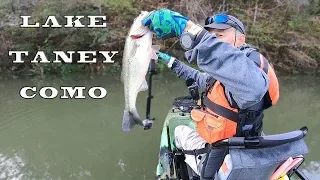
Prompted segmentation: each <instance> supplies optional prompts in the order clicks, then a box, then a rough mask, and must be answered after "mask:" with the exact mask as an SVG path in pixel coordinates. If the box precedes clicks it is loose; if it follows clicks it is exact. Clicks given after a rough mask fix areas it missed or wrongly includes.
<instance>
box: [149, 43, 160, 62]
mask: <svg viewBox="0 0 320 180" xmlns="http://www.w3.org/2000/svg"><path fill="white" fill-rule="evenodd" d="M151 49H152V54H151V59H158V55H157V53H156V52H158V51H159V50H160V46H159V45H152V46H151Z"/></svg>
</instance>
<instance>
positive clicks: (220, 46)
mask: <svg viewBox="0 0 320 180" xmlns="http://www.w3.org/2000/svg"><path fill="white" fill-rule="evenodd" d="M185 56H186V58H187V60H188V61H189V62H191V61H193V60H196V61H197V64H198V66H199V68H200V69H201V70H203V71H204V72H206V73H208V74H209V75H210V76H211V77H213V78H214V79H216V80H218V81H220V82H221V83H222V84H223V85H224V86H225V90H226V92H230V93H231V94H232V98H233V99H234V101H235V102H236V103H237V105H238V107H239V108H248V107H249V106H252V105H254V104H256V103H257V102H259V101H260V100H261V99H262V98H263V96H264V94H265V93H266V91H267V90H268V86H269V79H268V77H267V75H266V74H265V73H264V72H263V70H261V69H260V68H258V67H257V66H256V65H255V63H254V62H253V61H252V60H250V59H249V58H248V57H247V56H246V54H245V53H244V52H242V51H241V50H240V49H238V48H236V47H234V46H232V45H230V44H229V43H226V42H223V41H221V40H219V39H217V37H216V35H215V34H214V33H212V34H211V33H209V32H208V31H206V30H203V31H202V32H201V33H200V35H199V36H198V37H197V38H196V40H195V44H194V46H193V49H191V50H189V51H187V52H186V53H185ZM226 94H227V98H228V100H229V101H230V99H231V98H230V95H229V93H226Z"/></svg>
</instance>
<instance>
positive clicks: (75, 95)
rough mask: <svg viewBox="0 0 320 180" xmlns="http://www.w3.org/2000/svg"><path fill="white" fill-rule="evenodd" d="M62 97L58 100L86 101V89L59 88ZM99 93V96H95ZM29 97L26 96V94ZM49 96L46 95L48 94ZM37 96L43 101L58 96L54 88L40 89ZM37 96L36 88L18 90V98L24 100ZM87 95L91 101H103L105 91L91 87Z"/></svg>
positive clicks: (101, 88)
mask: <svg viewBox="0 0 320 180" xmlns="http://www.w3.org/2000/svg"><path fill="white" fill-rule="evenodd" d="M60 89H61V90H62V95H61V96H60V99H86V96H85V95H84V91H85V89H86V87H63V86H62V87H60ZM96 92H99V95H96ZM27 93H28V94H29V95H28V94H27ZM47 93H48V94H50V95H48V94H47ZM38 94H39V95H40V97H42V98H44V99H54V98H56V97H57V96H58V94H59V91H58V90H57V89H56V88H54V87H42V88H40V90H39V92H38ZM36 95H37V87H35V86H33V87H28V86H27V87H23V88H21V89H20V96H21V97H22V98H24V99H33V98H34V97H36ZM88 95H89V97H91V98H92V99H103V98H104V97H105V96H106V95H107V90H106V89H104V88H103V87H91V88H90V89H88Z"/></svg>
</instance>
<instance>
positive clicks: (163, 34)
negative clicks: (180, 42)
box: [142, 9, 189, 39]
mask: <svg viewBox="0 0 320 180" xmlns="http://www.w3.org/2000/svg"><path fill="white" fill-rule="evenodd" d="M188 20H189V18H186V17H184V16H182V15H181V14H180V13H177V12H174V11H171V10H169V9H160V10H157V11H152V12H150V13H149V15H148V16H147V17H146V18H144V19H143V20H142V25H144V26H148V27H149V29H150V30H151V31H153V32H154V33H155V34H156V35H157V37H158V38H159V39H168V38H171V37H180V36H181V34H182V32H183V30H184V29H185V27H186V25H187V22H188Z"/></svg>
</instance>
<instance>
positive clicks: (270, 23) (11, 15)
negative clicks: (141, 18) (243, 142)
mask: <svg viewBox="0 0 320 180" xmlns="http://www.w3.org/2000/svg"><path fill="white" fill-rule="evenodd" d="M192 2H193V1H192ZM192 2H191V1H190V2H188V1H187V2H185V3H181V1H169V0H164V1H161V3H159V2H158V1H151V0H141V1H132V0H68V1H66V0H41V1H35V0H23V1H12V0H2V1H1V2H0V19H1V22H2V24H4V25H3V27H2V30H1V31H0V42H1V44H2V45H0V51H1V53H0V67H1V68H0V69H5V68H7V69H9V70H10V69H12V68H11V66H13V64H12V63H11V66H10V63H8V62H9V61H8V60H7V59H8V58H7V50H8V49H10V50H22V51H28V52H29V56H30V57H34V55H35V54H36V52H37V51H44V52H45V54H46V55H47V58H48V60H53V59H54V58H55V57H54V56H53V54H52V51H70V50H74V51H77V50H88V51H99V50H119V52H120V53H119V54H121V53H122V50H123V46H124V40H125V36H126V35H127V32H128V30H129V28H130V26H131V24H132V21H133V19H134V18H135V17H136V16H137V15H138V14H139V12H140V11H141V10H148V11H150V10H154V9H160V8H169V9H173V10H176V11H180V13H182V14H184V15H187V16H188V17H189V18H191V19H197V20H198V21H199V20H203V18H204V16H203V15H204V14H206V15H208V14H212V13H213V12H222V11H224V13H229V14H232V15H235V16H237V17H239V18H240V19H241V20H242V21H243V22H244V24H245V25H246V27H247V36H246V39H247V42H248V43H249V44H251V45H253V46H255V47H257V48H259V49H260V50H262V51H263V52H265V53H270V54H271V57H270V59H274V60H276V61H279V62H281V61H282V59H285V57H286V53H283V52H286V50H288V49H290V48H295V50H297V51H303V52H304V53H305V54H308V55H309V56H310V57H311V58H313V59H316V60H318V61H319V59H320V58H319V57H320V53H319V52H320V50H319V49H318V45H317V44H318V43H317V42H319V41H320V38H319V37H320V17H319V15H320V0H308V2H309V3H308V4H307V3H299V2H298V1H297V2H296V1H294V2H293V1H283V0H281V1H276V0H272V1H256V0H254V1H245V0H239V1H223V0H216V1H214V2H212V1H209V0H201V1H199V3H197V4H199V6H198V5H197V6H194V5H193V4H192ZM223 3H225V4H224V7H222V6H223ZM301 4H303V5H301ZM199 9H200V10H201V11H200V10H199ZM20 14H28V15H31V16H32V18H31V20H30V23H34V22H40V23H41V24H44V23H45V21H46V18H47V17H48V16H49V15H54V16H55V17H56V18H57V20H58V21H59V22H60V23H61V24H64V21H65V19H64V16H66V15H83V16H88V15H103V16H106V17H107V27H106V28H19V27H18V26H14V25H12V24H19V23H20V22H17V21H15V18H16V19H17V20H20V19H19V15H20ZM81 22H82V23H83V24H87V23H88V22H87V21H86V20H81ZM292 32H293V34H294V35H295V36H291V35H287V34H288V33H291V34H292ZM7 41H10V43H9V44H10V45H8V43H6V42H7ZM174 43H175V44H174ZM290 43H291V44H292V43H295V44H296V45H295V46H293V47H290V46H288V45H287V44H290ZM154 44H159V45H161V50H162V51H163V52H166V53H169V54H171V55H173V56H175V57H177V58H178V59H181V60H183V50H182V49H181V47H180V46H179V43H177V42H176V39H169V40H164V41H162V40H156V39H155V40H154ZM283 49H284V50H283ZM4 55H5V56H4ZM117 58H119V59H121V57H117ZM2 59H4V60H5V61H4V60H2ZM76 59H77V57H75V59H74V63H72V64H63V63H59V64H56V63H50V64H37V65H34V64H30V63H25V64H21V65H19V67H18V68H19V69H25V70H26V71H28V72H27V73H29V72H32V73H33V74H55V75H70V74H74V73H84V72H88V71H90V72H93V71H100V72H103V73H116V72H120V71H121V64H119V63H114V64H108V65H101V63H97V64H92V65H89V64H84V65H79V64H76V63H75V60H76ZM28 60H29V61H30V60H32V59H30V58H29V59H28ZM98 61H99V59H98ZM100 61H101V59H100ZM283 61H284V60H283ZM4 62H5V63H4ZM11 62H12V61H11ZM292 64H294V63H292ZM89 66H90V67H89ZM191 66H192V67H194V68H196V69H198V67H197V66H196V65H191ZM26 67H27V68H26ZM93 69H94V70H93ZM157 70H158V71H159V72H164V71H169V68H167V67H165V66H164V65H161V64H158V66H157ZM2 72H4V71H2Z"/></svg>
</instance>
